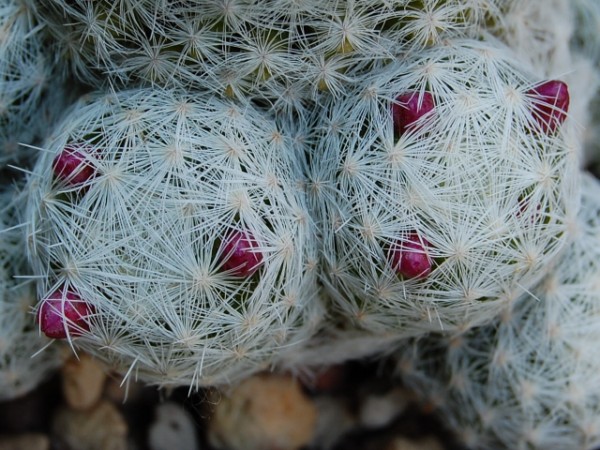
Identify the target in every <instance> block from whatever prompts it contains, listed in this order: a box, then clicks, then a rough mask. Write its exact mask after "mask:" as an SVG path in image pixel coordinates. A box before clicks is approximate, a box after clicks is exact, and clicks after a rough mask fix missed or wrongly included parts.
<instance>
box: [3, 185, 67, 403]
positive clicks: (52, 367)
mask: <svg viewBox="0 0 600 450" xmlns="http://www.w3.org/2000/svg"><path fill="white" fill-rule="evenodd" d="M22 201H23V198H22V197H21V196H20V194H18V193H17V192H16V191H15V190H14V188H6V187H5V188H3V189H2V192H1V193H0V401H5V400H11V399H14V398H17V397H20V396H22V395H25V394H27V393H28V392H30V391H31V390H33V389H34V388H36V387H37V386H38V385H39V384H40V383H41V382H43V381H44V380H45V379H46V378H48V377H49V376H50V375H51V374H52V373H53V372H55V371H56V370H57V369H58V367H59V366H60V365H61V364H62V362H63V359H64V358H63V355H64V352H63V349H61V348H60V347H58V346H53V347H51V348H45V349H44V351H42V352H40V349H42V348H43V347H45V346H47V345H48V344H49V343H50V340H49V339H47V338H46V337H45V336H41V335H40V333H39V330H38V327H37V326H36V325H35V321H34V320H33V317H34V316H33V315H32V310H33V307H34V305H35V301H36V295H35V287H34V285H33V283H31V282H27V281H24V279H23V278H17V277H26V276H28V275H30V272H29V269H28V267H27V264H26V258H25V244H24V242H23V236H22V229H21V228H20V227H18V218H17V207H20V203H21V202H22Z"/></svg>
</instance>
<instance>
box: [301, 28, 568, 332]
mask: <svg viewBox="0 0 600 450" xmlns="http://www.w3.org/2000/svg"><path fill="white" fill-rule="evenodd" d="M568 106H569V92H568V86H567V85H566V84H565V83H563V82H562V81H559V80H544V79H539V78H537V77H535V76H534V75H532V74H531V72H529V71H528V70H527V68H526V64H525V63H523V62H522V61H521V60H519V59H517V58H515V57H514V55H513V54H512V53H511V52H510V51H509V50H508V49H507V48H505V47H504V46H502V45H501V44H500V43H497V42H496V41H494V40H492V39H491V38H490V39H489V40H488V41H481V40H471V39H464V40H448V41H446V42H445V43H443V44H440V45H437V46H434V47H431V48H430V49H427V50H424V51H422V52H419V53H417V54H415V55H413V56H412V57H407V58H405V59H404V60H402V61H399V62H397V63H394V64H390V65H389V66H387V67H386V68H385V69H384V70H381V71H376V72H374V73H373V74H372V75H371V76H369V77H365V78H364V82H363V84H361V86H360V88H359V89H357V90H356V91H355V92H353V94H351V95H348V96H346V97H344V98H340V99H329V100H327V99H324V100H323V102H322V106H321V107H320V108H319V110H318V111H317V118H316V119H315V125H314V129H315V130H316V132H315V133H316V136H315V138H314V139H313V140H314V142H316V144H315V145H314V146H313V147H312V150H311V154H310V155H309V156H310V161H309V166H310V168H309V181H308V192H309V193H310V198H311V200H310V201H311V208H312V211H313V214H314V215H315V217H316V218H317V221H318V223H319V226H320V229H321V232H322V234H323V236H322V238H323V251H322V255H323V257H322V259H323V277H322V278H323V283H324V284H325V286H326V287H327V291H328V293H329V295H330V297H331V299H332V304H333V310H334V312H335V314H337V316H338V317H340V318H341V320H342V321H346V322H348V321H349V322H350V323H351V326H352V327H358V328H359V329H363V330H366V331H368V332H374V333H377V334H388V335H397V336H406V335H415V334H419V333H422V332H426V331H431V330H451V329H466V328H469V327H472V326H475V325H478V324H481V323H485V322H489V321H490V320H492V319H493V317H494V316H495V314H497V313H498V311H499V309H500V308H501V307H502V305H503V304H505V303H506V302H508V301H510V300H512V299H514V298H516V297H520V296H522V295H524V294H525V293H526V292H527V290H528V289H529V288H530V287H531V286H533V285H534V284H535V283H536V282H538V281H539V280H540V279H541V278H542V276H543V275H544V274H545V272H546V270H547V267H548V265H549V263H550V261H552V260H553V258H555V257H556V255H557V254H558V253H559V252H560V251H561V250H562V249H563V248H564V246H565V243H566V242H567V238H568V236H569V226H570V224H571V223H572V221H573V218H574V216H575V213H576V210H577V204H578V201H577V198H578V197H577V191H578V181H579V180H578V176H577V156H576V155H577V151H576V147H577V146H578V145H579V144H578V141H577V139H575V138H574V137H573V133H572V124H571V123H570V121H569V120H568Z"/></svg>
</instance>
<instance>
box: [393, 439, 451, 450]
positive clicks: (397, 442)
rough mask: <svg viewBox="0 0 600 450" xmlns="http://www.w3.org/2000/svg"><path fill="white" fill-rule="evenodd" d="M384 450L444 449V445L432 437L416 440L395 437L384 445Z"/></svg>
mask: <svg viewBox="0 0 600 450" xmlns="http://www.w3.org/2000/svg"><path fill="white" fill-rule="evenodd" d="M385 450H444V447H443V446H442V444H441V443H440V441H438V440H437V439H436V438H433V437H430V438H423V439H418V440H417V439H415V440H413V439H408V438H405V437H396V438H394V439H393V440H392V441H391V442H390V443H389V444H388V445H387V446H386V447H385Z"/></svg>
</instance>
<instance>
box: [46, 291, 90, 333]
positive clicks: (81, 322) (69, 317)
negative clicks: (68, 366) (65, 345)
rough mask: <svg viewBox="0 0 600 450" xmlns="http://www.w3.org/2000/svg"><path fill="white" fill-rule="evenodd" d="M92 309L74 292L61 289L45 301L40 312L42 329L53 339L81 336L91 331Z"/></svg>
mask: <svg viewBox="0 0 600 450" xmlns="http://www.w3.org/2000/svg"><path fill="white" fill-rule="evenodd" d="M91 313H92V307H91V306H90V305H89V304H87V303H86V302H85V301H83V300H82V299H81V297H79V295H78V294H76V293H75V292H73V291H66V292H65V291H64V289H59V290H57V291H54V292H53V293H52V294H50V295H49V296H48V297H46V298H45V299H44V300H42V305H41V306H40V309H39V311H38V317H37V321H38V323H39V324H40V329H41V330H42V331H43V332H44V334H45V335H46V336H48V337H49V338H52V339H65V338H66V337H67V336H80V335H81V334H82V333H83V332H84V331H88V330H89V328H90V327H89V323H88V321H87V320H88V317H89V316H90V314H91Z"/></svg>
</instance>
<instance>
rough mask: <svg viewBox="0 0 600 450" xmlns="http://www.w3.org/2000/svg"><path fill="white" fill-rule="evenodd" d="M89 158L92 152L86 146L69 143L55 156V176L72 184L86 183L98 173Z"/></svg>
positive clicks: (53, 165) (53, 166) (53, 167)
mask: <svg viewBox="0 0 600 450" xmlns="http://www.w3.org/2000/svg"><path fill="white" fill-rule="evenodd" d="M89 158H90V152H89V151H88V150H87V149H85V148H84V147H78V146H74V145H67V146H66V147H65V148H64V149H63V151H62V152H60V153H59V154H58V156H56V158H54V162H53V164H52V169H53V170H54V176H55V177H56V178H58V179H60V180H62V181H64V182H65V183H67V184H68V185H70V186H74V185H77V184H81V183H85V182H86V181H88V180H89V179H91V178H92V177H94V175H95V174H96V170H95V168H94V166H93V165H92V164H91V163H90V161H89Z"/></svg>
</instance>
